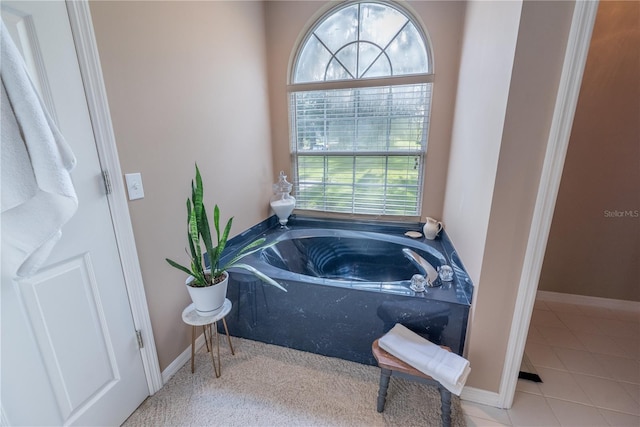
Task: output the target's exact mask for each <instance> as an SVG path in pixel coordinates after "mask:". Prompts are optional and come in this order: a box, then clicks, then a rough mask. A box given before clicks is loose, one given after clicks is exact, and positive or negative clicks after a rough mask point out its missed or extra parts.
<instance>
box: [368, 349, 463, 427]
mask: <svg viewBox="0 0 640 427" xmlns="http://www.w3.org/2000/svg"><path fill="white" fill-rule="evenodd" d="M440 347H442V348H444V349H445V350H447V351H451V349H450V348H449V347H445V346H440ZM371 350H372V351H373V356H374V357H375V358H376V360H377V361H378V366H379V367H380V370H381V371H380V389H379V390H378V407H377V410H378V412H382V411H384V404H385V401H386V400H387V388H388V387H389V379H390V378H391V375H394V376H397V377H400V378H407V379H410V380H414V381H419V382H423V383H426V384H430V385H435V386H437V387H438V391H439V392H440V399H441V401H442V403H441V408H442V425H443V426H444V427H449V426H451V392H450V391H449V390H447V389H446V388H444V387H443V386H442V385H441V384H440V383H439V382H438V381H436V380H434V379H433V378H431V377H430V376H429V375H426V374H424V373H422V372H421V371H419V370H417V369H416V368H414V367H413V366H410V365H408V364H406V363H405V362H403V361H402V360H400V359H398V358H397V357H395V356H393V355H391V354H389V353H387V352H386V351H385V350H383V349H381V348H380V346H379V345H378V340H375V341H374V342H373V345H372V347H371Z"/></svg>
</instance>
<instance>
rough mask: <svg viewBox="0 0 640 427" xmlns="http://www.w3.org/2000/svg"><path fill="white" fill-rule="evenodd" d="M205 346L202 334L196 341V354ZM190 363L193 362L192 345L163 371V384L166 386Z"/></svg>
mask: <svg viewBox="0 0 640 427" xmlns="http://www.w3.org/2000/svg"><path fill="white" fill-rule="evenodd" d="M203 345H204V335H202V334H200V336H199V337H198V338H197V339H196V353H197V352H198V350H200V347H202V346H203ZM189 361H191V345H189V347H187V348H186V349H185V350H184V351H183V352H182V353H180V355H179V356H178V357H176V358H175V359H174V361H173V362H171V363H170V364H169V366H167V367H166V368H165V370H164V371H162V384H163V385H164V384H166V383H167V381H169V380H170V379H171V377H172V376H174V375H175V374H176V372H178V370H180V368H182V367H183V366H184V364H185V363H187V362H189Z"/></svg>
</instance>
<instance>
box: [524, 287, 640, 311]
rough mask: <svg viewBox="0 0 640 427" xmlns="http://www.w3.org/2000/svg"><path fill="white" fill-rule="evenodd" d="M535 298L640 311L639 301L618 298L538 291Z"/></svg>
mask: <svg viewBox="0 0 640 427" xmlns="http://www.w3.org/2000/svg"><path fill="white" fill-rule="evenodd" d="M536 299H538V300H540V301H553V302H562V303H565V304H577V305H589V306H593V307H602V308H610V309H614V310H624V311H634V312H640V302H638V301H626V300H619V299H610V298H600V297H590V296H586V295H572V294H563V293H560V292H550V291H538V292H537V294H536Z"/></svg>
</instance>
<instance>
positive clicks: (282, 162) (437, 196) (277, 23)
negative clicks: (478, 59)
mask: <svg viewBox="0 0 640 427" xmlns="http://www.w3.org/2000/svg"><path fill="white" fill-rule="evenodd" d="M403 4H404V5H405V6H407V7H408V9H410V10H411V11H412V12H413V13H414V14H415V16H416V17H417V18H418V19H420V20H421V21H422V22H423V23H424V25H425V26H426V28H427V30H428V32H429V36H430V39H431V43H432V47H433V56H434V59H435V60H434V63H435V82H434V89H433V99H432V116H431V121H430V123H431V124H430V126H431V128H430V132H429V147H428V152H427V165H426V178H425V186H424V193H423V204H422V217H423V218H422V219H424V217H425V216H432V217H435V218H440V217H441V216H442V206H443V200H444V199H443V197H444V189H445V181H446V174H447V163H448V157H449V141H450V139H451V124H452V119H453V109H454V101H455V93H456V83H457V76H458V67H459V57H460V55H459V52H460V41H461V37H462V26H463V23H464V11H465V3H464V2H458V1H453V2H452V1H428V2H425V1H411V2H408V3H403ZM334 5H335V3H330V2H325V1H296V2H291V1H268V2H266V3H265V15H266V30H267V32H266V40H267V56H268V58H269V96H270V110H269V111H270V115H271V136H272V138H271V140H272V143H273V165H274V170H276V171H278V170H284V171H286V172H287V174H289V175H291V173H290V172H291V160H290V156H289V116H288V104H287V92H286V90H287V82H288V72H289V66H290V61H292V55H293V53H294V52H295V48H296V46H297V42H298V38H301V37H302V36H304V34H305V31H306V29H308V27H309V26H310V25H311V24H313V22H314V21H315V20H316V19H317V18H318V17H320V16H321V15H322V13H324V12H326V11H327V10H328V9H329V8H330V7H332V6H334Z"/></svg>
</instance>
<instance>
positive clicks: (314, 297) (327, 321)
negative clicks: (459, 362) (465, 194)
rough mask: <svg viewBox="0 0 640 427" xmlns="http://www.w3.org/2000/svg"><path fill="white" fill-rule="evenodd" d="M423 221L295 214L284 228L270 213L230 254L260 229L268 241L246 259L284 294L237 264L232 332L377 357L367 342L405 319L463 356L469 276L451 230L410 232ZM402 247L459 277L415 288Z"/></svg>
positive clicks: (368, 360)
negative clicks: (431, 235) (427, 235)
mask: <svg viewBox="0 0 640 427" xmlns="http://www.w3.org/2000/svg"><path fill="white" fill-rule="evenodd" d="M420 225H421V224H419V223H415V224H393V223H373V222H354V221H337V220H327V219H316V218H303V217H293V218H291V219H290V220H289V223H288V227H287V228H286V229H281V228H280V226H279V225H278V224H277V221H275V220H274V218H273V217H272V218H270V219H268V220H266V221H264V222H263V223H260V224H258V225H257V226H255V227H252V228H251V229H249V230H247V231H245V232H244V233H242V234H241V235H239V236H237V237H236V238H234V239H232V240H231V241H230V242H229V244H228V246H227V250H226V251H225V257H227V256H232V255H233V254H234V253H235V252H236V251H237V248H239V247H241V246H242V245H244V244H246V243H247V242H249V241H251V240H253V239H255V238H257V237H264V238H265V239H266V244H267V245H268V247H267V248H266V249H263V250H261V251H259V252H256V253H254V254H252V255H250V256H248V257H246V258H244V260H243V262H245V263H247V264H249V265H252V266H254V267H256V268H258V269H259V270H260V271H262V272H263V273H265V274H266V275H268V276H269V277H272V278H274V279H275V280H277V281H278V282H280V283H281V284H282V286H284V287H285V288H286V289H287V292H286V293H284V292H282V291H280V290H278V289H275V288H274V287H272V286H269V285H265V284H263V282H261V281H260V280H258V279H256V278H255V277H254V276H252V275H250V274H246V273H245V272H244V270H238V271H234V270H231V272H230V273H231V274H230V283H229V288H228V295H227V297H228V298H229V299H230V300H231V301H232V303H233V308H232V311H231V313H230V314H229V315H228V316H227V324H228V327H229V331H230V333H231V334H232V335H235V336H240V337H243V338H248V339H253V340H257V341H262V342H266V343H269V344H276V345H281V346H286V347H291V348H295V349H298V350H303V351H310V352H314V353H318V354H322V355H325V356H331V357H339V358H342V359H346V360H352V361H355V362H359V363H365V364H371V365H373V364H375V359H374V358H373V355H372V353H371V343H372V342H373V341H374V340H375V339H376V338H378V337H380V336H382V335H383V334H384V333H385V332H387V331H388V330H389V329H390V328H391V327H393V325H395V324H396V323H402V324H403V325H405V326H407V327H408V328H410V329H411V330H413V331H414V332H416V333H418V334H420V335H421V336H423V337H425V338H427V339H429V340H430V341H432V342H435V343H438V344H443V345H447V346H449V347H450V348H451V349H452V350H453V351H454V352H456V353H458V354H462V353H463V351H464V342H465V336H466V329H467V320H468V314H469V307H470V303H471V295H472V283H471V280H470V279H469V276H468V275H467V273H466V271H465V270H464V267H463V266H462V263H461V262H460V260H459V258H458V256H457V254H456V252H455V249H454V248H453V245H452V244H451V242H450V240H449V238H448V236H447V235H446V233H442V236H439V237H438V238H437V239H436V240H433V241H429V240H426V239H422V238H421V239H412V238H409V237H406V236H405V235H404V233H405V232H406V231H409V230H413V231H417V230H419V229H420ZM405 248H408V249H411V250H412V251H413V252H415V253H416V254H418V255H419V256H420V257H422V258H423V259H424V260H425V261H427V262H428V264H429V265H430V266H432V267H433V269H434V270H435V269H437V268H438V267H439V266H442V265H445V264H446V265H450V266H451V267H452V268H453V270H454V280H453V281H452V282H448V283H445V284H443V285H442V286H438V287H433V288H427V289H426V291H425V292H414V291H413V290H412V289H411V288H410V285H411V278H412V276H413V275H414V274H419V273H421V271H420V270H419V269H418V267H417V266H416V264H415V263H414V262H411V261H410V260H409V259H408V258H407V257H406V256H405V255H404V254H403V251H402V250H403V249H405ZM435 284H436V285H439V284H440V283H439V282H436V283H435Z"/></svg>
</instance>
